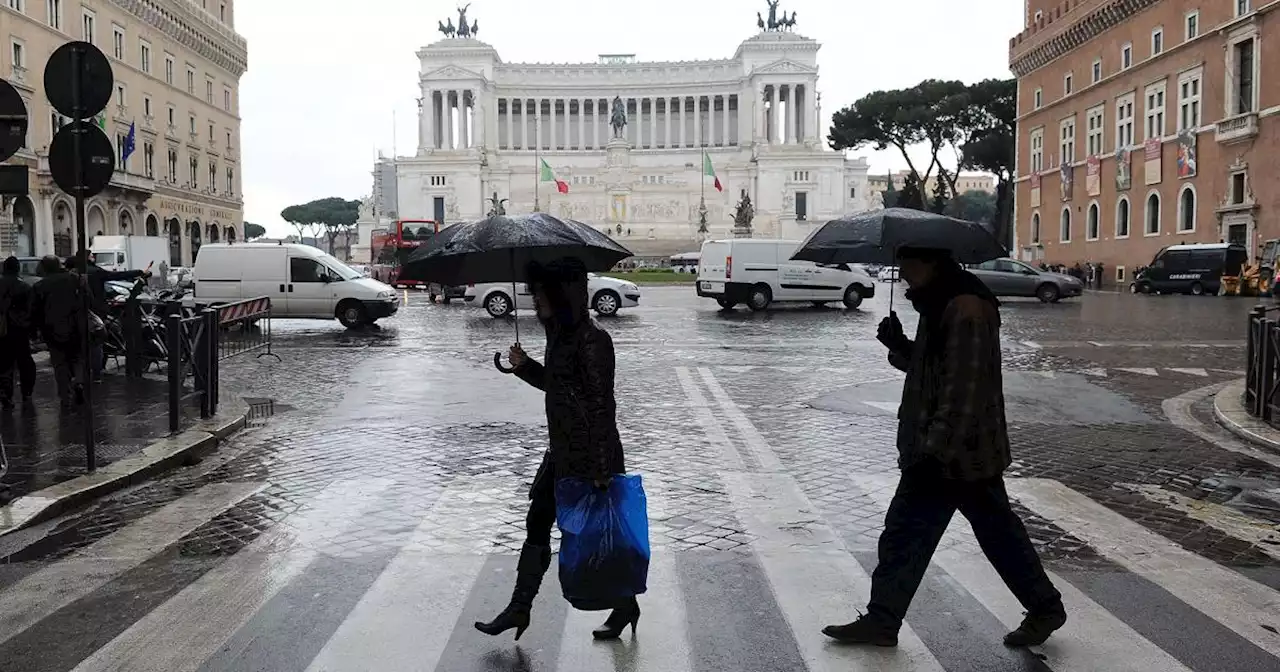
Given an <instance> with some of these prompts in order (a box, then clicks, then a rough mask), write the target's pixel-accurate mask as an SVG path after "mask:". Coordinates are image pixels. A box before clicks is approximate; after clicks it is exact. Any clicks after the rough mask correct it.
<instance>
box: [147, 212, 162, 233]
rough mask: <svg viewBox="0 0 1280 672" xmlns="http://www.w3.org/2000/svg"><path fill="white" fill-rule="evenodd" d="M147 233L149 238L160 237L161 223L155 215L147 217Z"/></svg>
mask: <svg viewBox="0 0 1280 672" xmlns="http://www.w3.org/2000/svg"><path fill="white" fill-rule="evenodd" d="M146 231H147V235H148V236H152V237H155V236H158V235H160V221H159V220H157V219H156V216H155V215H147V229H146Z"/></svg>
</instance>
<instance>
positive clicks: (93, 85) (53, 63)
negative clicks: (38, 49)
mask: <svg viewBox="0 0 1280 672" xmlns="http://www.w3.org/2000/svg"><path fill="white" fill-rule="evenodd" d="M77 82H78V83H79V85H80V86H79V89H80V90H79V91H76V90H75V87H74V86H73V85H74V84H75V83H77ZM115 85H116V82H115V75H113V74H112V72H111V63H110V62H109V61H107V56H106V55H105V54H103V53H102V50H101V49H98V48H97V47H95V46H93V45H92V44H89V43H88V42H68V43H66V44H64V45H62V46H61V47H58V49H57V50H56V51H54V52H53V55H52V56H50V57H49V63H48V64H47V65H45V66H44V95H45V96H46V97H47V98H48V99H49V102H50V103H51V104H52V105H53V109H55V110H57V111H58V112H61V113H62V115H63V116H65V117H70V118H72V119H88V118H89V117H92V116H93V115H95V114H97V113H99V112H101V111H102V110H103V108H105V107H106V106H107V103H109V102H111V92H112V89H114V88H115Z"/></svg>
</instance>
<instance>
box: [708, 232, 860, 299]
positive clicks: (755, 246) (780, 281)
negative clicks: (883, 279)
mask: <svg viewBox="0 0 1280 672" xmlns="http://www.w3.org/2000/svg"><path fill="white" fill-rule="evenodd" d="M799 247H800V241H796V240H761V239H754V238H742V239H733V240H714V241H707V242H705V243H703V244H702V253H701V257H700V261H699V263H698V285H697V287H698V296H702V297H706V298H709V299H715V300H716V302H717V303H719V304H720V307H721V308H724V309H726V310H729V309H732V308H734V307H735V306H737V305H738V304H739V303H745V304H747V307H748V308H750V309H751V310H757V311H759V310H765V309H767V308H768V307H769V306H770V305H772V304H774V303H779V302H806V303H812V304H814V305H815V306H820V305H823V304H826V303H834V302H836V301H841V302H843V303H844V305H845V306H847V307H849V308H857V307H858V306H860V305H862V301H863V300H864V299H869V298H871V297H872V296H875V293H876V288H875V283H873V282H872V281H871V276H869V275H867V273H866V271H863V270H862V269H860V268H856V267H851V266H848V265H846V264H834V265H829V264H815V263H813V262H811V261H792V260H791V255H793V254H795V252H796V250H797V249H799Z"/></svg>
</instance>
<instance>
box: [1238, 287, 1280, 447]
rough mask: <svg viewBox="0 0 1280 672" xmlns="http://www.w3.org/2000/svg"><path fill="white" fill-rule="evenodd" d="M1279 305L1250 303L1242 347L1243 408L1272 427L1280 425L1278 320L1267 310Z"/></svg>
mask: <svg viewBox="0 0 1280 672" xmlns="http://www.w3.org/2000/svg"><path fill="white" fill-rule="evenodd" d="M1274 310H1280V306H1271V307H1268V306H1262V305H1258V306H1254V308H1253V310H1251V311H1249V337H1248V340H1247V341H1246V346H1245V359H1246V363H1247V365H1248V366H1247V368H1246V370H1245V385H1244V407H1245V410H1246V411H1247V412H1248V413H1249V414H1250V415H1252V416H1254V417H1256V418H1260V419H1262V420H1263V421H1265V422H1267V423H1268V424H1270V425H1272V426H1278V425H1280V399H1277V396H1278V395H1280V321H1278V320H1276V319H1275V318H1270V317H1267V313H1268V312H1271V311H1274Z"/></svg>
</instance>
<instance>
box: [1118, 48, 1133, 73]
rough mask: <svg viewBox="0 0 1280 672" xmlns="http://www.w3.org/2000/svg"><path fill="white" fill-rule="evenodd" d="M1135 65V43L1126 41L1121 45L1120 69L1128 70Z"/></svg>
mask: <svg viewBox="0 0 1280 672" xmlns="http://www.w3.org/2000/svg"><path fill="white" fill-rule="evenodd" d="M1132 65H1133V45H1132V44H1129V43H1127V42H1126V43H1125V45H1124V46H1123V47H1120V69H1121V70H1128V69H1129V67H1130V66H1132Z"/></svg>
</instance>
